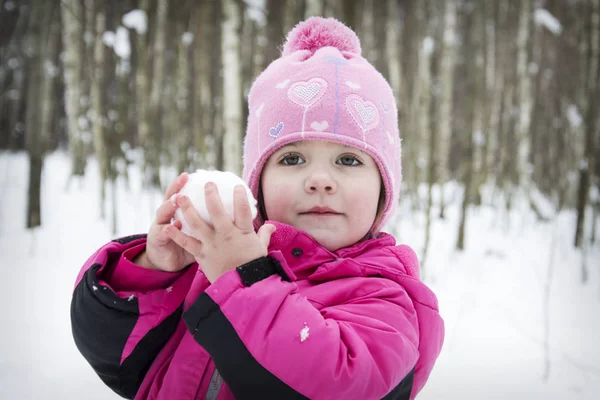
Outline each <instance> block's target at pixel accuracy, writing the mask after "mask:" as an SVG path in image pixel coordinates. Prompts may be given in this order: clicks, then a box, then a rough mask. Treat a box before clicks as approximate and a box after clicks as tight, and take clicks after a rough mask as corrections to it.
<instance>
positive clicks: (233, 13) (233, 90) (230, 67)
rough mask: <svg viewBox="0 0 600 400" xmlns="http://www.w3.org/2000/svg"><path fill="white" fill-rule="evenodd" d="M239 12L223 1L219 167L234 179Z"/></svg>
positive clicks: (238, 144)
mask: <svg viewBox="0 0 600 400" xmlns="http://www.w3.org/2000/svg"><path fill="white" fill-rule="evenodd" d="M240 11H241V9H240V5H239V4H238V2H237V1H236V0H225V1H223V15H224V18H223V37H222V42H221V43H222V48H223V50H222V51H223V127H224V136H223V164H224V165H223V167H224V169H225V170H226V171H230V172H233V173H235V174H238V175H239V174H241V171H242V168H241V160H242V81H241V76H242V70H241V68H242V63H241V60H240V28H241V12H240Z"/></svg>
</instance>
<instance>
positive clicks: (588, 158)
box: [575, 0, 600, 247]
mask: <svg viewBox="0 0 600 400" xmlns="http://www.w3.org/2000/svg"><path fill="white" fill-rule="evenodd" d="M588 4H589V6H590V7H589V9H590V18H591V23H590V24H589V26H590V28H589V34H588V35H587V38H586V40H587V41H588V43H589V47H588V48H589V58H587V59H588V60H589V67H588V71H587V73H588V75H587V76H588V79H587V85H586V88H585V89H584V90H585V92H586V93H588V96H587V99H588V104H586V106H587V107H586V109H585V121H584V126H585V147H584V154H583V158H582V159H581V161H580V163H579V188H578V191H577V224H576V227H575V247H582V246H583V242H584V239H585V238H584V236H585V234H584V227H585V211H586V208H587V205H588V201H589V193H590V186H591V178H592V176H591V175H592V170H593V166H594V148H595V145H594V135H595V134H596V129H597V120H598V96H600V90H598V87H600V85H598V57H600V43H599V40H600V0H588Z"/></svg>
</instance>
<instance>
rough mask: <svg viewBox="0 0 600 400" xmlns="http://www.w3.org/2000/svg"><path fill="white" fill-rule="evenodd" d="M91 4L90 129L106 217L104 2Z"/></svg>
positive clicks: (102, 210) (106, 160)
mask: <svg viewBox="0 0 600 400" xmlns="http://www.w3.org/2000/svg"><path fill="white" fill-rule="evenodd" d="M91 6H92V7H93V8H94V10H95V17H94V18H95V30H94V59H93V64H92V85H91V88H90V95H91V97H92V129H93V132H94V151H95V154H96V161H97V162H98V170H99V172H100V218H102V219H105V218H106V181H107V180H108V169H109V164H108V149H107V146H106V139H105V137H104V135H105V133H104V116H105V112H104V108H105V106H104V96H103V92H104V68H105V66H104V61H105V46H104V43H103V41H102V34H103V33H104V31H105V30H106V14H105V10H104V4H102V3H97V2H96V1H93V2H92V4H91Z"/></svg>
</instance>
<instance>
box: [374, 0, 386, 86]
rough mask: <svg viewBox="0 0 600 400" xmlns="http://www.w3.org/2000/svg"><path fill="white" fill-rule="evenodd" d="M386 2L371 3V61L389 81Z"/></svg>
mask: <svg viewBox="0 0 600 400" xmlns="http://www.w3.org/2000/svg"><path fill="white" fill-rule="evenodd" d="M387 3H388V2H387V1H381V0H380V1H375V0H374V1H373V8H372V13H373V22H374V23H373V38H374V46H373V49H374V50H375V51H374V54H373V55H374V59H373V60H372V63H373V65H374V66H375V68H377V71H379V72H381V74H382V75H383V76H384V77H385V78H386V79H387V80H388V81H389V79H390V71H389V61H388V55H387V54H386V50H387V40H388V35H387V30H388V19H389V17H390V14H389V11H388V7H387V6H388V4H387Z"/></svg>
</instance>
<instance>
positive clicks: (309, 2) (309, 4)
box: [306, 0, 324, 18]
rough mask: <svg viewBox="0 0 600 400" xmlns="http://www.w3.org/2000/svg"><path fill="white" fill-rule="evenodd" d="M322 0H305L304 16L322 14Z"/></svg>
mask: <svg viewBox="0 0 600 400" xmlns="http://www.w3.org/2000/svg"><path fill="white" fill-rule="evenodd" d="M323 13H324V0H306V18H308V17H315V16H323Z"/></svg>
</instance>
